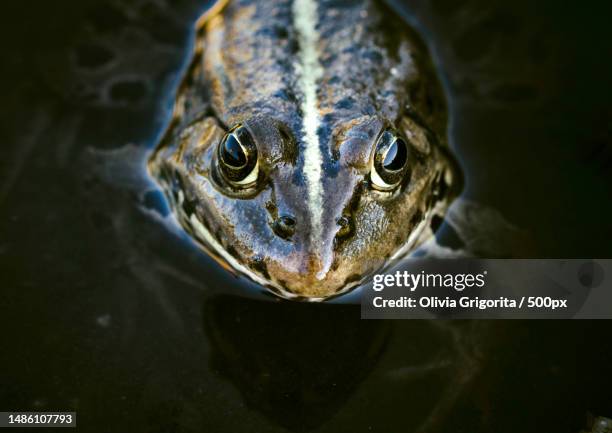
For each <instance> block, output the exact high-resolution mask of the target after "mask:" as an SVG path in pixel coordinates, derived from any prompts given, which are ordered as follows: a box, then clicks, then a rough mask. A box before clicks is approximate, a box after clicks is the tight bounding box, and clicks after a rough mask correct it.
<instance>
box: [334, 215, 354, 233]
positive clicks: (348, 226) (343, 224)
mask: <svg viewBox="0 0 612 433" xmlns="http://www.w3.org/2000/svg"><path fill="white" fill-rule="evenodd" d="M336 224H338V226H339V227H340V228H339V229H338V233H337V234H336V236H337V237H338V238H343V237H346V236H348V235H349V234H351V232H352V231H353V220H352V218H351V217H348V216H341V217H340V218H338V220H337V221H336Z"/></svg>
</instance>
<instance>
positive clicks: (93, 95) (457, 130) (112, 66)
mask: <svg viewBox="0 0 612 433" xmlns="http://www.w3.org/2000/svg"><path fill="white" fill-rule="evenodd" d="M397 3H398V4H397V5H396V6H397V8H398V11H399V12H401V13H403V14H404V15H405V16H406V17H407V19H408V20H410V21H412V22H414V23H417V24H418V27H420V30H421V31H422V32H423V34H424V36H425V38H426V40H427V42H428V44H429V45H430V47H431V48H432V50H433V52H434V53H435V57H436V61H437V63H438V65H439V67H440V69H441V71H442V74H443V76H444V79H445V84H446V88H447V91H448V93H449V94H450V97H451V108H452V119H453V123H452V131H451V135H452V140H453V142H454V145H455V148H456V150H457V153H458V154H459V155H460V157H461V161H462V165H463V167H464V168H465V170H466V175H467V186H466V191H465V197H466V198H469V199H473V200H477V201H479V202H481V203H485V204H487V205H489V206H492V207H494V208H496V209H498V210H499V211H500V212H501V213H502V214H503V215H504V217H505V218H506V219H508V220H509V221H511V222H512V223H513V224H515V225H516V226H518V227H520V228H521V229H523V230H524V231H525V233H527V236H528V237H529V239H530V244H531V246H530V249H529V254H530V255H533V256H541V257H576V258H578V257H606V258H607V257H610V252H611V249H612V247H611V246H610V245H611V244H610V239H611V234H612V224H611V223H610V215H611V212H610V211H611V210H612V200H611V199H612V192H611V185H612V182H611V180H612V179H611V178H612V176H611V174H610V171H611V169H612V144H611V139H610V127H611V118H612V116H611V110H610V103H609V100H610V96H612V92H611V91H610V80H609V77H610V76H612V74H611V72H612V71H611V69H612V68H611V65H610V60H609V59H610V50H609V40H610V31H609V25H608V17H609V16H610V14H609V12H610V11H609V10H608V9H609V8H605V7H604V6H602V5H598V4H596V3H589V4H588V5H587V4H578V5H576V4H573V5H572V6H571V8H570V6H564V5H560V4H558V2H553V1H541V2H528V1H505V0H504V1H502V0H495V1H493V2H490V1H484V0H482V1H478V0H472V1H456V2H452V1H450V0H436V1H432V2H425V1H414V2H411V3H410V5H409V6H404V5H402V4H401V3H399V2H397ZM204 7H205V4H202V3H200V4H198V3H197V2H188V1H186V0H174V1H170V0H167V1H164V0H160V1H157V2H155V1H144V0H143V1H129V2H120V1H108V0H99V1H69V0H64V1H57V2H44V3H43V2H34V3H32V4H27V5H26V4H22V3H19V4H18V3H16V2H11V3H10V4H4V5H3V6H2V14H0V20H1V21H2V26H1V29H2V30H1V31H2V38H0V44H1V47H2V51H1V53H2V69H1V70H2V74H3V79H2V80H1V81H0V88H1V89H0V93H1V94H2V98H3V99H2V100H3V103H2V104H0V105H1V106H0V110H1V114H2V116H1V118H2V122H1V123H0V125H1V126H2V129H1V132H2V134H1V136H0V137H1V138H2V146H1V147H0V212H1V213H0V215H1V218H0V289H1V291H0V296H2V299H1V301H0V306H1V307H0V324H1V326H2V330H3V334H2V336H3V338H2V349H1V354H0V410H76V411H77V412H78V424H79V429H80V430H82V431H105V432H119V431H134V432H140V431H142V432H196V431H205V432H236V433H238V432H282V431H313V432H315V431H316V432H336V431H347V432H349V431H350V432H370V431H375V432H376V431H377V432H385V433H388V432H408V431H434V432H455V433H456V432H471V433H474V432H502V433H503V432H519V431H520V432H553V431H554V432H568V433H570V432H577V431H579V429H580V428H581V427H582V426H584V425H585V422H586V420H587V416H588V415H589V414H596V415H606V416H608V417H612V393H611V392H610V389H612V374H611V373H612V346H611V345H610V341H611V339H610V335H609V334H610V331H611V330H612V326H611V325H610V324H608V323H607V322H603V321H602V322H595V321H594V322H587V321H585V322H562V321H546V322H518V321H516V322H502V321H498V322H478V323H470V322H454V323H443V322H437V323H430V322H416V321H406V322H401V321H389V322H383V321H367V322H366V321H361V320H359V309H358V307H357V306H355V305H348V304H333V305H329V304H326V305H303V304H293V303H285V302H270V300H266V299H265V297H264V296H261V295H257V293H256V292H255V291H253V290H252V289H249V288H246V287H245V286H246V284H244V283H243V282H239V281H238V280H235V279H234V278H233V277H230V276H228V275H227V274H226V273H225V272H224V271H223V270H221V269H219V268H218V267H217V266H216V265H215V264H214V263H212V262H211V261H210V260H209V259H208V258H206V257H204V256H203V255H202V254H200V253H199V252H198V251H197V250H195V249H194V248H192V247H191V246H190V245H189V244H188V242H186V241H185V240H184V239H181V238H180V237H178V236H177V235H176V234H174V233H172V232H171V231H169V230H168V229H167V228H166V227H164V226H163V225H161V224H160V223H159V221H158V220H156V218H155V216H156V215H159V213H163V212H164V207H163V202H162V200H161V199H160V198H161V197H160V196H159V194H158V193H156V192H154V191H151V190H150V189H149V187H150V185H143V184H142V183H139V180H138V176H130V170H129V169H128V170H126V168H125V167H126V166H125V163H124V162H125V161H126V160H127V161H132V162H133V167H132V168H131V173H137V172H138V170H140V165H139V162H140V159H139V158H142V155H143V153H142V149H146V148H147V147H149V146H151V145H152V144H153V143H154V141H155V137H156V136H157V135H158V134H159V133H160V131H161V128H162V127H163V125H164V122H165V121H166V119H167V114H168V110H169V107H170V103H171V100H172V88H173V86H174V85H175V84H176V80H177V77H178V74H179V71H180V69H181V67H182V65H183V64H184V63H185V61H186V59H187V57H186V53H187V52H188V40H189V36H190V28H191V23H192V22H193V21H194V19H195V18H196V17H197V15H198V13H199V12H200V11H201V10H203V8H204ZM128 143H132V144H133V146H131V147H130V146H128V147H126V145H127V144H128ZM122 162H123V164H122ZM128 168H129V167H128ZM418 429H420V430H418Z"/></svg>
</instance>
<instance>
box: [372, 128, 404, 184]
mask: <svg viewBox="0 0 612 433" xmlns="http://www.w3.org/2000/svg"><path fill="white" fill-rule="evenodd" d="M409 151H410V149H409V147H408V144H407V143H406V141H405V140H404V139H403V138H402V137H400V136H398V135H397V134H396V133H394V132H393V131H391V130H385V131H384V132H383V133H382V134H381V135H380V137H379V138H378V141H377V142H376V148H375V151H374V158H373V161H372V169H371V171H370V180H371V181H372V186H373V187H374V188H375V189H377V190H380V191H390V190H392V189H394V188H395V187H397V186H398V185H399V184H400V182H401V181H402V179H403V178H404V177H405V175H406V173H407V171H408V159H409Z"/></svg>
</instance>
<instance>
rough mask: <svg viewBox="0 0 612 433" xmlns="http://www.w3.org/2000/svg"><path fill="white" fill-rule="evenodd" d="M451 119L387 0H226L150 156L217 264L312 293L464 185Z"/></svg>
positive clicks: (408, 231) (356, 267)
mask: <svg viewBox="0 0 612 433" xmlns="http://www.w3.org/2000/svg"><path fill="white" fill-rule="evenodd" d="M446 125H447V112H446V104H445V101H444V97H443V93H442V91H441V88H440V85H439V82H438V79H437V77H436V74H435V72H434V69H433V67H432V64H431V61H430V59H429V56H428V54H427V52H426V49H425V46H424V44H423V43H422V42H421V41H420V40H419V38H418V37H417V36H416V34H415V33H414V32H413V31H412V30H411V29H410V28H408V27H407V25H406V24H405V22H404V21H402V20H401V19H400V18H399V17H397V16H395V15H394V14H393V13H392V11H391V10H389V9H388V8H387V7H386V6H385V5H384V4H382V3H378V2H374V1H367V0H366V1H316V0H293V1H284V0H268V1H257V2H256V1H250V0H235V1H231V0H230V1H229V2H223V3H218V4H217V5H216V6H215V7H213V9H212V10H210V11H209V12H207V13H206V14H205V15H204V16H203V17H202V18H200V20H199V21H198V25H197V31H196V42H195V50H194V54H193V60H192V62H191V64H190V66H189V68H188V71H187V72H186V76H185V77H184V79H183V82H182V84H181V85H180V87H179V89H178V93H177V97H176V102H175V107H174V113H173V117H172V120H171V123H170V125H169V127H168V129H167V131H166V133H165V134H164V136H163V139H162V140H161V142H160V143H159V145H158V146H157V148H156V150H155V151H154V153H153V154H152V156H151V157H150V160H149V166H148V168H149V171H150V173H151V174H152V176H153V177H154V178H155V179H156V180H157V181H158V183H159V184H160V185H161V186H162V188H163V189H164V191H165V193H166V195H167V197H168V200H169V202H170V204H171V207H172V209H173V212H174V214H175V216H176V218H177V220H178V221H179V223H180V224H181V226H182V227H183V228H184V229H185V230H186V231H187V232H188V233H189V234H190V235H191V236H192V237H193V238H194V239H195V240H196V241H197V242H198V243H199V244H200V245H201V246H202V248H203V249H204V250H205V251H207V252H208V253H209V254H210V255H211V256H212V257H214V258H215V259H216V260H217V261H219V262H220V263H221V264H223V265H224V266H225V267H226V268H228V269H230V270H232V271H234V272H236V273H239V274H242V275H245V276H247V277H249V278H251V279H252V280H254V281H255V282H257V283H259V284H261V285H262V286H265V287H266V288H268V289H269V290H271V291H273V292H274V293H276V294H277V295H279V296H281V297H285V298H292V299H301V300H322V299H327V298H329V297H332V296H336V295H338V294H341V293H344V292H346V291H348V290H349V289H351V288H353V287H356V286H358V285H359V284H362V283H364V282H365V281H367V279H368V276H370V275H371V274H372V273H373V272H375V271H377V270H380V269H382V268H384V267H385V266H388V265H389V264H391V263H393V262H394V261H395V260H397V259H398V258H401V257H403V256H406V255H407V254H409V253H410V252H411V251H414V249H415V248H416V247H417V246H418V245H419V244H420V243H421V242H423V241H424V240H425V239H427V237H428V236H431V233H432V232H431V230H430V227H431V226H432V225H435V224H431V222H432V218H433V217H434V215H438V216H441V215H443V214H444V212H445V210H446V208H447V207H448V205H449V203H450V202H451V201H452V199H453V198H454V197H456V195H457V194H458V192H459V191H460V188H461V175H460V171H459V169H458V167H457V164H456V162H455V160H454V158H453V157H452V156H451V154H450V152H449V150H448V149H447V145H446V142H447V137H446ZM438 220H439V219H438Z"/></svg>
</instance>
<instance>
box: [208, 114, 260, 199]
mask: <svg viewBox="0 0 612 433" xmlns="http://www.w3.org/2000/svg"><path fill="white" fill-rule="evenodd" d="M217 155H218V160H219V168H220V171H221V173H222V174H223V177H225V179H226V180H227V181H229V182H230V183H231V184H233V185H236V186H238V187H241V188H246V187H248V186H251V185H252V184H253V183H254V182H255V181H256V180H257V176H258V174H259V163H258V161H257V146H256V145H255V142H254V140H253V138H252V137H251V134H250V133H249V131H248V130H247V129H246V128H245V127H244V126H242V125H236V126H235V127H233V128H232V129H231V130H230V131H229V132H228V133H227V134H225V137H223V140H221V142H220V143H219V147H218V150H217Z"/></svg>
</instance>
